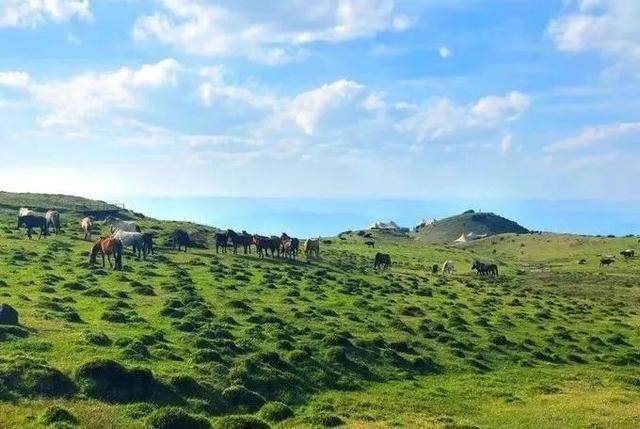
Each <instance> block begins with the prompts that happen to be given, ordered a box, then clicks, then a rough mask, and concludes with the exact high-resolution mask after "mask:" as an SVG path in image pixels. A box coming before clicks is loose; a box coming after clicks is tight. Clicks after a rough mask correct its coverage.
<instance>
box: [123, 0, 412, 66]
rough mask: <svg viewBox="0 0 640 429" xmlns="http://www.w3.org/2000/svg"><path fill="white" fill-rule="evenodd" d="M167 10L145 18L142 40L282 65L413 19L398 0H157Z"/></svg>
mask: <svg viewBox="0 0 640 429" xmlns="http://www.w3.org/2000/svg"><path fill="white" fill-rule="evenodd" d="M156 1H157V2H158V3H160V4H161V5H162V7H163V11H162V12H156V13H154V14H151V15H146V16H142V17H140V18H139V19H138V20H137V21H136V23H135V26H134V30H133V34H134V37H135V38H136V39H137V40H139V41H158V42H160V43H163V44H167V45H172V46H175V47H178V48H180V49H185V50H186V51H187V52H188V53H191V54H197V55H204V56H245V57H248V58H250V59H252V60H254V61H257V62H260V63H265V64H270V65H276V64H282V63H286V62H290V61H296V60H301V59H304V58H305V56H306V55H308V53H307V51H306V50H305V49H304V48H303V46H304V45H308V44H310V43H314V42H342V41H347V40H354V39H359V38H366V37H372V36H374V35H376V34H377V33H380V32H384V31H403V30H405V29H407V28H409V27H410V26H411V25H412V23H413V21H412V20H411V19H410V18H408V17H407V16H405V15H402V14H400V13H397V12H396V5H395V1H394V0H318V1H315V2H313V3H309V2H305V1H288V2H277V3H274V2H258V3H256V4H252V5H251V7H247V5H246V4H245V3H243V2H231V1H230V2H224V1H223V2H219V3H217V4H211V2H207V1H204V0H156Z"/></svg>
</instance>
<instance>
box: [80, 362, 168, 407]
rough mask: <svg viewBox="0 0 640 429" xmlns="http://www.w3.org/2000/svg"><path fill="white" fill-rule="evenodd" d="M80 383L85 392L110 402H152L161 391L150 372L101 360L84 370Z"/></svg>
mask: <svg viewBox="0 0 640 429" xmlns="http://www.w3.org/2000/svg"><path fill="white" fill-rule="evenodd" d="M75 378H76V381H77V382H78V384H79V385H80V388H81V389H82V391H83V392H84V393H85V394H86V395H87V396H90V397H92V398H97V399H101V400H103V401H107V402H135V401H142V400H146V399H150V398H151V397H152V396H153V395H154V391H158V390H161V387H162V386H160V385H159V383H158V382H157V381H156V379H155V378H154V376H153V373H152V372H151V371H150V370H148V369H142V368H125V367H124V366H122V365H120V364H119V363H118V362H115V361H112V360H108V359H97V360H94V361H90V362H87V363H85V364H83V365H82V366H80V368H78V370H77V371H76V376H75Z"/></svg>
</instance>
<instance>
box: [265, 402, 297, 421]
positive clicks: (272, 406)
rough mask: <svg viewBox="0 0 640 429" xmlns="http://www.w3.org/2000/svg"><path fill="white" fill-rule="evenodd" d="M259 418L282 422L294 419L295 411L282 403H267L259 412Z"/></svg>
mask: <svg viewBox="0 0 640 429" xmlns="http://www.w3.org/2000/svg"><path fill="white" fill-rule="evenodd" d="M258 416H259V417H260V418H262V419H264V420H267V421H270V422H280V421H282V420H287V419H290V418H291V417H293V410H292V409H291V408H290V407H289V406H288V405H286V404H283V403H282V402H267V403H266V404H265V405H264V406H263V407H262V408H261V409H260V411H259V412H258Z"/></svg>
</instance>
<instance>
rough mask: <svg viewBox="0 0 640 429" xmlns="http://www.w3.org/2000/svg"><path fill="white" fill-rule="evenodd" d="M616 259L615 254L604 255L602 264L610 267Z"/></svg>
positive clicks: (601, 259)
mask: <svg viewBox="0 0 640 429" xmlns="http://www.w3.org/2000/svg"><path fill="white" fill-rule="evenodd" d="M615 261H616V260H615V257H614V256H603V257H602V258H600V266H601V267H608V266H609V265H611V264H613V263H614V262H615Z"/></svg>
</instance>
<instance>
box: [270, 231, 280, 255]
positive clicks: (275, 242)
mask: <svg viewBox="0 0 640 429" xmlns="http://www.w3.org/2000/svg"><path fill="white" fill-rule="evenodd" d="M269 249H270V250H271V256H274V255H275V254H276V253H277V254H278V258H279V257H280V237H276V236H275V235H272V236H271V237H270V238H269Z"/></svg>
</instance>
